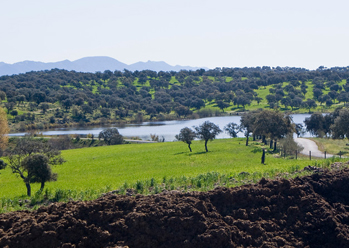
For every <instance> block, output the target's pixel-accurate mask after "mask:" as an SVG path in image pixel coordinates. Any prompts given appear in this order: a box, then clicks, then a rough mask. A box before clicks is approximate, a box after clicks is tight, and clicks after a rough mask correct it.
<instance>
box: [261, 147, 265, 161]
mask: <svg viewBox="0 0 349 248" xmlns="http://www.w3.org/2000/svg"><path fill="white" fill-rule="evenodd" d="M261 162H262V164H264V162H265V150H264V149H263V154H262V161H261Z"/></svg>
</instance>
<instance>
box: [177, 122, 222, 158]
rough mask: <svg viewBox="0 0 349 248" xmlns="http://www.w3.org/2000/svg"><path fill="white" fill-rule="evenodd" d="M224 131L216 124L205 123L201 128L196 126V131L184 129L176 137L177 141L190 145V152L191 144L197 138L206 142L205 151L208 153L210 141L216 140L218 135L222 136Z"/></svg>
mask: <svg viewBox="0 0 349 248" xmlns="http://www.w3.org/2000/svg"><path fill="white" fill-rule="evenodd" d="M221 132H222V130H221V129H220V128H219V126H217V125H216V124H214V123H212V122H210V121H205V122H204V123H202V124H201V125H200V126H194V130H192V129H190V128H188V127H185V128H182V129H181V131H180V132H179V134H178V135H176V139H177V140H179V141H183V142H185V143H187V144H188V148H189V151H190V152H191V151H192V150H191V147H190V145H191V143H192V141H193V140H194V139H195V138H199V139H201V140H203V141H205V151H206V152H208V149H207V143H208V141H209V140H214V139H215V138H216V136H217V135H218V134H220V133H221Z"/></svg>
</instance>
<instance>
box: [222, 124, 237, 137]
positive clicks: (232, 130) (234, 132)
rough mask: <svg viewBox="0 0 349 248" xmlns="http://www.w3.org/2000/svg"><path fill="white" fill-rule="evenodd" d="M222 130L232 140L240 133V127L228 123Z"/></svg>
mask: <svg viewBox="0 0 349 248" xmlns="http://www.w3.org/2000/svg"><path fill="white" fill-rule="evenodd" d="M223 129H224V131H225V132H227V133H228V134H229V136H230V137H232V138H236V137H237V136H238V133H239V132H240V126H239V125H238V124H236V123H234V122H230V123H228V124H227V125H226V126H225V127H224V128H223Z"/></svg>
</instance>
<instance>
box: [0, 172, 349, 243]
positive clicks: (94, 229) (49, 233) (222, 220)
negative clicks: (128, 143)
mask: <svg viewBox="0 0 349 248" xmlns="http://www.w3.org/2000/svg"><path fill="white" fill-rule="evenodd" d="M348 210H349V169H345V170H341V171H334V172H325V173H321V174H314V175H312V176H308V177H303V178H296V179H294V180H290V181H288V180H275V181H268V180H264V179H262V180H261V181H260V182H259V183H258V184H256V185H247V186H243V187H238V188H232V189H227V188H217V189H215V190H213V191H210V192H205V193H199V192H194V193H179V192H170V193H166V194H159V195H152V196H140V195H138V196H136V197H130V196H119V195H113V194H109V195H106V196H104V197H102V198H100V199H97V200H95V201H90V202H69V203H59V204H52V205H50V206H48V207H41V208H40V209H39V210H38V211H32V212H29V211H21V212H12V213H7V214H2V215H0V247H7V246H8V247H16V248H17V247H25V248H30V247H33V248H38V247H93V248H95V247H117V246H129V247H137V248H138V247H152V248H154V247H180V248H186V247H188V248H189V247H190V248H192V247H283V246H284V247H305V246H309V247H349V212H348Z"/></svg>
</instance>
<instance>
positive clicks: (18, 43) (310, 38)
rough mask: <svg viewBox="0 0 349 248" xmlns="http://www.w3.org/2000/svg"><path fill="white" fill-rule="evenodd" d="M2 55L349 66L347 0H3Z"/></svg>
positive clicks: (10, 58) (8, 59)
mask: <svg viewBox="0 0 349 248" xmlns="http://www.w3.org/2000/svg"><path fill="white" fill-rule="evenodd" d="M0 9H1V15H0V62H5V63H10V64H12V63H15V62H19V61H24V60H32V61H42V62H56V61H61V60H65V59H68V60H71V61H73V60H77V59H80V58H83V57H88V56H109V57H112V58H115V59H117V60H119V61H121V62H123V63H126V64H132V63H135V62H138V61H148V60H151V61H165V62H167V63H169V64H170V65H182V66H188V65H189V66H197V67H207V68H216V67H245V66H247V67H255V66H272V67H275V66H281V67H285V66H289V67H303V68H308V69H316V68H318V67H319V66H325V67H333V66H349V12H348V9H349V1H347V0H332V1H328V0H327V1H323V0H316V1H315V0H302V1H300V0H294V1H280V0H263V1H261V0H245V1H242V0H239V1H236V0H98V1H97V0H69V1H68V0H59V1H56V0H31V1H28V0H11V1H8V0H0Z"/></svg>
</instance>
